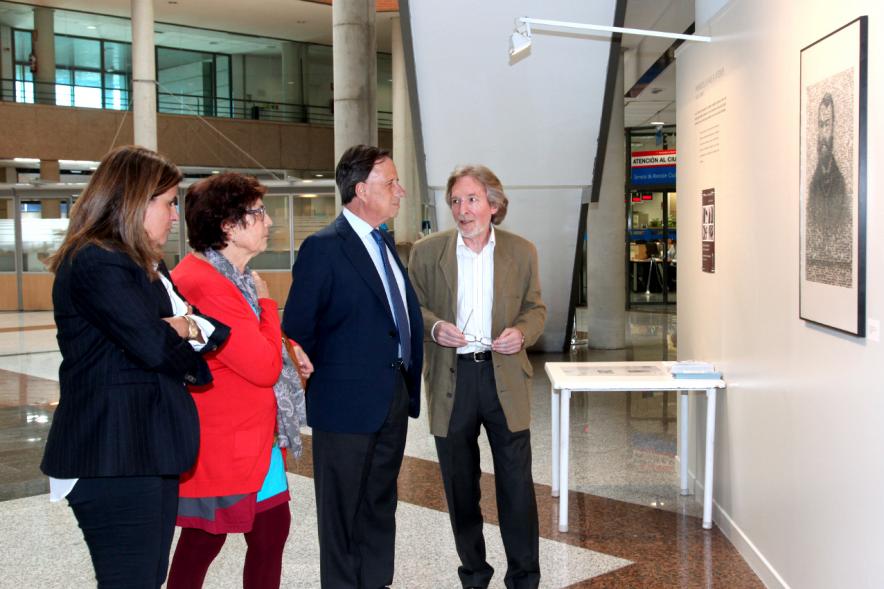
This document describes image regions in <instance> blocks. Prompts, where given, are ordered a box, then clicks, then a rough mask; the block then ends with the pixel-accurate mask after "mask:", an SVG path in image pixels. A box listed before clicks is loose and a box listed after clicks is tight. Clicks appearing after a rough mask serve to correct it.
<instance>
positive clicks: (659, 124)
mask: <svg viewBox="0 0 884 589" xmlns="http://www.w3.org/2000/svg"><path fill="white" fill-rule="evenodd" d="M651 124H652V125H654V126H656V127H662V126H663V125H665V124H666V123H664V122H663V121H651Z"/></svg>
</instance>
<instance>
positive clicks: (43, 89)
mask: <svg viewBox="0 0 884 589" xmlns="http://www.w3.org/2000/svg"><path fill="white" fill-rule="evenodd" d="M33 39H34V44H33V51H34V56H35V57H36V58H37V72H36V73H35V74H34V81H35V82H36V85H35V87H34V101H35V102H36V103H37V104H53V105H54V104H55V11H54V10H53V9H51V8H46V7H45V6H35V7H34V37H33Z"/></svg>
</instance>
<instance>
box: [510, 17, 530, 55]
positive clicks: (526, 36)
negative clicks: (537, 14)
mask: <svg viewBox="0 0 884 589" xmlns="http://www.w3.org/2000/svg"><path fill="white" fill-rule="evenodd" d="M530 48H531V25H530V24H528V23H527V22H526V23H524V26H521V27H519V26H516V30H515V31H513V36H512V37H511V38H510V57H515V56H516V55H518V54H519V53H521V52H523V51H525V50H526V49H530Z"/></svg>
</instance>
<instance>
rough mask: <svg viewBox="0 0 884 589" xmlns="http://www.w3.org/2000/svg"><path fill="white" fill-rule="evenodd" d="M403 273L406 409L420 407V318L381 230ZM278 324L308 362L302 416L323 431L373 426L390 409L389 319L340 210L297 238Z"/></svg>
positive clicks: (392, 347)
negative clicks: (408, 351) (408, 341)
mask: <svg viewBox="0 0 884 589" xmlns="http://www.w3.org/2000/svg"><path fill="white" fill-rule="evenodd" d="M381 234H382V235H383V236H384V240H385V242H386V243H387V246H388V247H389V248H390V251H391V252H393V258H394V259H395V260H396V263H397V264H398V265H399V270H400V271H401V272H402V277H403V279H404V280H405V295H406V301H405V303H406V306H407V307H408V317H409V325H410V328H411V355H412V359H411V360H412V361H411V366H409V368H408V370H407V372H406V374H405V381H406V384H407V386H408V394H409V398H410V406H409V414H410V415H411V416H412V417H417V416H418V414H419V413H420V388H421V380H420V379H421V366H422V364H423V321H422V320H421V308H420V305H419V304H418V301H417V296H416V295H415V293H414V289H413V288H412V287H411V282H409V280H408V273H407V272H406V271H405V269H404V268H403V267H402V263H401V262H400V261H399V256H397V255H396V247H395V244H394V243H393V240H392V238H391V237H390V235H389V234H387V233H386V232H384V231H382V232H381ZM282 329H283V331H284V332H285V333H286V335H288V336H289V337H290V338H292V339H294V340H295V341H296V342H298V344H300V345H301V347H303V348H304V351H305V352H307V355H308V356H310V360H311V361H312V362H313V366H314V373H313V375H312V376H311V377H310V380H309V381H308V382H307V422H308V423H309V424H310V426H311V427H315V428H317V429H319V430H322V431H329V432H347V433H369V432H376V431H378V430H379V429H380V428H381V426H382V425H383V423H384V419H385V418H386V416H387V413H388V412H389V409H390V403H391V401H392V399H393V392H394V389H395V378H397V371H398V370H399V368H398V366H397V365H396V364H395V362H396V359H397V357H398V356H399V342H398V338H397V336H396V322H395V320H394V319H393V312H392V311H391V310H390V304H389V303H388V302H387V295H386V293H385V292H384V285H383V283H382V282H381V277H380V275H379V274H378V271H377V269H376V268H375V265H374V263H373V262H372V261H371V257H370V256H369V255H368V252H367V251H366V250H365V246H364V245H363V243H362V240H360V239H359V236H358V235H356V232H355V231H353V228H352V227H351V226H350V223H349V222H348V221H347V219H346V218H345V217H344V216H343V214H342V215H340V216H338V218H337V219H335V221H334V222H333V223H331V224H330V225H328V226H327V227H325V228H324V229H322V230H320V231H318V232H317V233H315V234H313V235H311V236H310V237H308V238H307V239H306V240H304V243H303V245H302V246H301V249H300V250H299V252H298V258H297V260H296V261H295V266H294V268H293V269H292V287H291V290H290V291H289V296H288V300H287V301H286V304H285V314H284V315H283V319H282Z"/></svg>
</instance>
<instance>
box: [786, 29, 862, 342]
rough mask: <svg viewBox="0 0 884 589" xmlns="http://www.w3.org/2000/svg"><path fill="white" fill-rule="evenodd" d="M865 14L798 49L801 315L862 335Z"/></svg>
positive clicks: (819, 322) (815, 321)
mask: <svg viewBox="0 0 884 589" xmlns="http://www.w3.org/2000/svg"><path fill="white" fill-rule="evenodd" d="M867 46H868V17H866V16H862V17H860V18H857V19H856V20H854V21H852V22H850V23H848V24H846V25H844V26H843V27H841V28H839V29H837V30H835V31H833V32H831V33H829V34H828V35H826V36H825V37H823V38H821V39H819V40H817V41H815V42H814V43H812V44H810V45H808V46H807V47H805V48H804V49H802V50H801V124H800V142H799V146H800V147H799V150H800V158H799V159H800V164H799V165H800V173H799V177H800V188H799V211H800V213H799V216H800V222H799V234H800V238H799V239H800V244H799V254H800V255H799V259H800V277H799V280H800V284H799V293H800V294H799V298H800V301H799V315H800V317H801V319H805V320H807V321H812V322H814V323H818V324H821V325H825V326H828V327H832V328H834V329H837V330H840V331H843V332H846V333H849V334H852V335H856V336H859V337H864V336H865V324H866V310H865V308H866V302H865V299H866V251H865V250H866V106H867V105H866V96H867V82H868V76H867V66H866V63H867Z"/></svg>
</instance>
